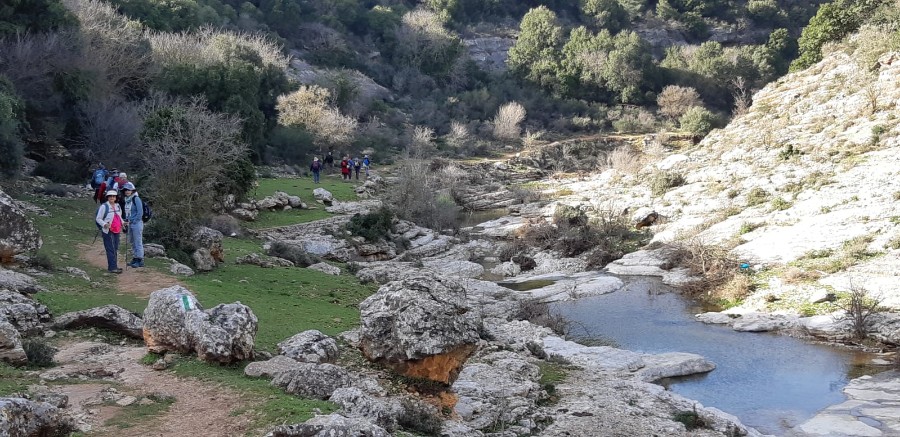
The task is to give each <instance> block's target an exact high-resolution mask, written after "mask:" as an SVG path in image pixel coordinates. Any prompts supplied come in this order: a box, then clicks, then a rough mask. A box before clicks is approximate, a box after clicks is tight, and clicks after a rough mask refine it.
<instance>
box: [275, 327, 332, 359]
mask: <svg viewBox="0 0 900 437" xmlns="http://www.w3.org/2000/svg"><path fill="white" fill-rule="evenodd" d="M278 352H279V353H281V354H282V355H284V356H286V357H288V358H292V359H294V360H296V361H300V362H304V363H332V362H334V361H336V360H337V359H338V356H339V355H340V352H339V350H338V345H337V342H336V341H335V340H334V339H333V338H331V337H329V336H327V335H325V334H323V333H321V332H320V331H317V330H314V329H313V330H309V331H303V332H301V333H299V334H296V335H294V336H293V337H291V338H289V339H287V340H285V341H282V342H281V343H278Z"/></svg>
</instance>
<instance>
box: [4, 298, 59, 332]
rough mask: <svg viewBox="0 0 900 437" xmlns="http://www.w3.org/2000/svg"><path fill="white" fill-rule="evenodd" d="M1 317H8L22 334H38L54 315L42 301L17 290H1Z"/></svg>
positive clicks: (7, 319)
mask: <svg viewBox="0 0 900 437" xmlns="http://www.w3.org/2000/svg"><path fill="white" fill-rule="evenodd" d="M0 318H4V319H6V321H7V322H9V323H10V324H11V325H12V326H13V327H15V328H16V330H17V331H19V333H21V334H24V335H38V334H41V333H42V332H43V331H44V327H45V325H47V324H49V323H50V320H51V319H52V316H51V314H50V310H49V309H48V308H47V307H46V306H44V305H43V304H41V303H40V302H38V301H36V300H34V299H31V298H29V297H27V296H23V295H21V294H19V293H16V292H12V291H8V290H0Z"/></svg>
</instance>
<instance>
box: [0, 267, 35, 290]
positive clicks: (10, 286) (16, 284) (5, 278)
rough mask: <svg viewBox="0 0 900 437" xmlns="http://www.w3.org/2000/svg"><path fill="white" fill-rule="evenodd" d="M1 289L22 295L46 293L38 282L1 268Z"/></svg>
mask: <svg viewBox="0 0 900 437" xmlns="http://www.w3.org/2000/svg"><path fill="white" fill-rule="evenodd" d="M0 289H6V290H11V291H16V292H19V293H21V294H34V293H37V292H40V291H44V287H41V286H40V285H39V284H38V282H37V280H36V279H34V278H32V277H31V276H28V275H26V274H24V273H19V272H15V271H12V270H8V269H4V268H3V267H0Z"/></svg>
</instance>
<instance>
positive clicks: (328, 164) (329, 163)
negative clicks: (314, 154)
mask: <svg viewBox="0 0 900 437" xmlns="http://www.w3.org/2000/svg"><path fill="white" fill-rule="evenodd" d="M332 168H334V155H332V154H331V151H330V150H329V151H328V154H327V155H325V172H326V173H328V174H331V169H332Z"/></svg>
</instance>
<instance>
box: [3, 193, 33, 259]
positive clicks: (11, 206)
mask: <svg viewBox="0 0 900 437" xmlns="http://www.w3.org/2000/svg"><path fill="white" fill-rule="evenodd" d="M42 244H43V242H42V241H41V235H40V234H39V233H38V231H37V229H35V227H34V224H33V223H32V222H31V220H29V219H28V216H27V215H26V214H25V211H23V210H22V208H20V207H19V205H18V204H17V203H16V202H15V201H14V200H13V199H12V198H11V197H9V196H8V195H6V193H4V192H3V191H0V262H10V261H12V259H13V257H14V256H16V255H18V254H20V253H26V252H34V251H36V250H38V249H40V248H41V245H42Z"/></svg>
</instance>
